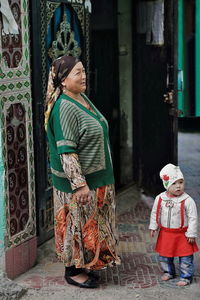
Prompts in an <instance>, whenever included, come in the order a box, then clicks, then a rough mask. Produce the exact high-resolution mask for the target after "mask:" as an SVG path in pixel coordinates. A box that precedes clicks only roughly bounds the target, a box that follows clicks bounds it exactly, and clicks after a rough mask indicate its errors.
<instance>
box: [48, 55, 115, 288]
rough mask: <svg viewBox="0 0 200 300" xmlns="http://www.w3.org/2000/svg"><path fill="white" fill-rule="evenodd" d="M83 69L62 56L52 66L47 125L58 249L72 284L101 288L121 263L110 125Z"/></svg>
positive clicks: (78, 63) (56, 245)
mask: <svg viewBox="0 0 200 300" xmlns="http://www.w3.org/2000/svg"><path fill="white" fill-rule="evenodd" d="M85 90H86V75H85V69H84V67H83V65H82V63H81V61H79V60H78V59H77V58H74V57H72V56H66V55H65V56H62V57H60V58H58V59H56V60H55V61H54V62H53V63H52V66H51V69H50V73H49V81H48V89H47V103H46V104H47V109H46V112H45V125H46V129H47V136H48V142H49V149H50V163H51V171H52V181H53V188H54V211H55V248H56V254H57V256H58V258H59V260H61V261H62V262H63V263H64V265H65V279H66V281H67V282H68V283H70V284H73V285H76V286H79V287H83V288H84V287H86V288H95V287H97V286H98V282H97V281H98V278H97V277H98V276H97V274H96V273H94V272H93V271H91V270H100V269H102V268H105V267H106V266H108V265H113V264H115V263H119V262H120V259H119V257H118V255H117V251H116V244H117V240H116V236H115V191H114V185H113V184H114V177H113V167H112V160H111V154H110V144H109V136H108V124H107V121H106V119H105V118H104V117H103V115H102V114H101V113H100V112H99V111H98V110H97V108H96V107H95V106H94V104H92V102H91V101H90V100H89V99H88V98H87V97H86V96H85V94H84V92H85Z"/></svg>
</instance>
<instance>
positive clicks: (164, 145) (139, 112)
mask: <svg viewBox="0 0 200 300" xmlns="http://www.w3.org/2000/svg"><path fill="white" fill-rule="evenodd" d="M141 2H143V3H141ZM157 2H158V1H155V2H153V1H150V2H149V1H146V2H144V1H136V2H135V4H134V5H133V20H134V24H133V28H134V29H133V30H134V39H133V40H134V42H133V43H134V47H133V48H134V53H133V57H134V59H133V62H134V65H133V70H134V72H133V73H134V76H133V88H134V98H133V118H134V124H133V128H134V175H135V180H136V181H138V182H139V184H140V185H141V186H142V187H143V189H144V190H145V191H148V192H151V193H153V194H154V193H155V194H156V193H157V192H160V191H161V190H162V189H163V187H162V185H161V180H160V178H159V171H160V170H161V168H162V167H163V166H164V165H165V164H167V163H170V162H171V163H174V164H176V163H177V120H178V111H177V80H176V78H177V4H178V1H173V0H165V1H163V13H164V17H163V19H162V14H161V15H160V17H159V18H160V19H158V20H157V22H158V24H157V25H159V26H161V27H162V25H163V34H164V35H163V42H162V38H160V37H159V38H158V41H157V43H156V41H155V40H154V36H153V33H152V31H151V30H152V28H150V29H149V27H148V26H149V25H148V24H147V25H146V26H147V27H146V28H144V26H143V25H144V23H142V20H143V17H144V14H145V13H146V10H147V9H149V7H150V6H151V5H154V4H155V5H157ZM160 3H161V2H160ZM144 5H146V6H145V8H144ZM150 8H151V9H152V7H150ZM144 10H145V11H144ZM140 18H141V20H140ZM150 18H153V17H152V16H150ZM162 21H163V24H162ZM155 25H156V24H155ZM159 26H158V27H157V28H161V27H159ZM159 39H160V40H159Z"/></svg>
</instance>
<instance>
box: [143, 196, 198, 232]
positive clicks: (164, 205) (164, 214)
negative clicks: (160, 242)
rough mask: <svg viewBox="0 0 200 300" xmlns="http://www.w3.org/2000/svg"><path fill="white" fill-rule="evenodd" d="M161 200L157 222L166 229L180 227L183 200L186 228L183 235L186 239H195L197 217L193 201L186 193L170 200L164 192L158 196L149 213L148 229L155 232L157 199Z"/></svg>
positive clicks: (156, 225)
mask: <svg viewBox="0 0 200 300" xmlns="http://www.w3.org/2000/svg"><path fill="white" fill-rule="evenodd" d="M160 197H161V198H162V202H161V209H160V218H159V222H160V224H161V225H162V226H164V227H167V228H179V227H180V226H181V201H183V200H185V205H184V207H185V209H184V227H185V226H188V229H187V231H186V233H185V235H186V236H187V237H197V228H198V216H197V208H196V204H195V202H194V200H193V199H192V198H191V197H190V196H189V195H188V194H186V193H183V194H182V195H181V196H180V197H174V198H170V197H168V196H167V194H166V192H163V193H161V194H159V195H158V196H157V197H156V199H155V201H154V205H153V208H152V211H151V218H150V225H149V229H151V230H157V229H158V227H159V226H158V224H157V223H156V211H157V206H158V201H159V198H160Z"/></svg>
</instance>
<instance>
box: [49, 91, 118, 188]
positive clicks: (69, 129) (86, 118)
mask: <svg viewBox="0 0 200 300" xmlns="http://www.w3.org/2000/svg"><path fill="white" fill-rule="evenodd" d="M82 96H83V97H84V99H85V100H86V101H87V102H88V103H89V104H90V106H91V107H92V109H93V111H94V112H95V114H94V113H93V112H92V111H90V110H88V109H87V108H85V107H84V106H83V105H82V104H80V103H79V102H77V101H76V100H74V99H72V98H70V97H69V96H67V95H65V94H62V95H61V96H60V97H59V98H58V99H57V101H56V102H55V104H54V107H53V109H52V111H51V115H50V118H49V121H48V128H47V136H48V142H49V150H50V164H51V170H52V180H53V185H54V186H55V187H56V188H57V189H58V190H60V191H63V192H67V193H70V192H72V188H71V186H70V182H69V181H68V179H67V176H66V174H65V173H64V171H63V168H62V165H61V161H60V154H62V153H77V154H78V157H79V161H80V165H81V169H82V173H83V175H84V176H85V178H86V181H87V184H88V186H89V188H90V189H94V188H97V187H100V186H104V185H107V184H112V183H114V177H113V168H112V160H111V154H110V143H109V136H108V123H107V121H106V119H105V118H104V117H103V115H102V114H101V113H100V112H99V111H98V110H97V108H96V107H95V106H94V105H93V104H92V103H91V102H90V100H89V99H88V98H87V97H86V96H85V95H84V94H83V95H82Z"/></svg>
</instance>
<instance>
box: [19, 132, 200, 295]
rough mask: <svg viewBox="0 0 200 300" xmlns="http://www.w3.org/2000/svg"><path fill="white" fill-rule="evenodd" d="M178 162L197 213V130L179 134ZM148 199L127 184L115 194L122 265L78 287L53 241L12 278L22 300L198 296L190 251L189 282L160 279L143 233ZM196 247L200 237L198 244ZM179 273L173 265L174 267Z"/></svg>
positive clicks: (199, 271)
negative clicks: (94, 283) (92, 285)
mask: <svg viewBox="0 0 200 300" xmlns="http://www.w3.org/2000/svg"><path fill="white" fill-rule="evenodd" d="M179 137H180V139H179V165H180V166H181V168H182V170H183V172H184V174H185V179H186V182H187V185H186V192H188V193H189V194H190V195H191V196H192V197H193V198H194V199H195V200H196V202H197V206H198V211H199V214H200V185H199V178H200V176H199V175H200V164H199V161H200V159H199V154H200V143H199V140H200V139H199V138H200V134H197V133H194V134H190V135H188V134H186V133H180V135H179ZM152 201H153V199H152V198H151V197H147V196H145V195H143V194H141V193H140V191H139V190H138V189H137V188H136V187H135V186H131V187H129V188H126V189H125V190H124V191H121V192H120V193H119V194H118V195H117V224H118V230H119V240H120V244H119V248H120V249H119V250H120V253H121V258H122V264H121V265H120V266H117V267H115V268H113V269H106V270H103V271H101V272H100V276H101V280H100V288H98V289H96V290H85V289H79V288H76V287H73V286H70V285H68V284H67V283H66V282H65V281H64V279H63V269H64V268H63V266H62V264H61V263H59V262H57V260H56V258H55V254H54V246H53V243H54V241H53V239H52V240H50V241H48V242H47V243H45V244H44V245H43V246H41V247H40V248H39V249H38V263H37V265H36V266H35V267H34V268H32V269H31V270H30V271H28V272H27V273H25V274H23V275H21V276H20V277H18V278H17V279H16V280H15V282H16V283H17V284H19V285H21V286H23V287H24V288H28V291H27V293H26V295H25V296H23V297H22V298H21V299H22V300H40V299H41V300H46V299H49V300H54V299H55V300H60V299H66V300H71V299H81V300H82V299H83V300H84V299H87V300H90V299H91V300H93V299H95V300H98V299H101V300H102V299H103V300H110V299H116V300H118V299H122V298H123V297H125V298H126V299H139V300H145V299H148V300H151V299H152V300H153V299H162V300H165V299H166V300H167V299H171V300H179V299H181V300H185V299H188V298H189V299H191V300H197V299H199V298H200V289H199V287H200V253H199V252H198V253H197V254H195V264H196V271H195V276H194V282H193V284H192V285H191V286H187V287H184V288H180V287H176V285H175V283H176V282H177V281H178V277H177V278H175V279H174V280H171V281H169V282H167V283H163V282H161V281H160V275H161V269H160V266H159V263H158V259H157V254H155V252H154V243H155V239H151V238H150V236H149V232H148V224H149V215H150V207H151V205H152ZM198 244H199V245H200V241H199V243H198ZM177 272H178V266H177Z"/></svg>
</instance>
